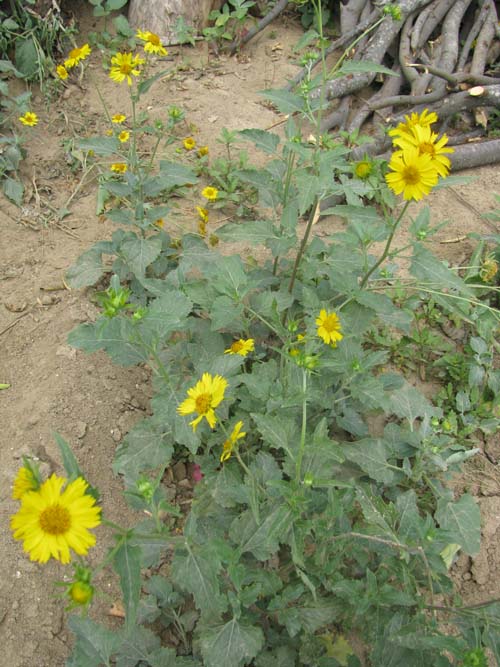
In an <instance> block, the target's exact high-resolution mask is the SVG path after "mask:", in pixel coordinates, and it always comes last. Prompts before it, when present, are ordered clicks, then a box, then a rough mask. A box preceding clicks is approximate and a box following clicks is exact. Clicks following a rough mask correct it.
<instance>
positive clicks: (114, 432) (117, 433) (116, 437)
mask: <svg viewBox="0 0 500 667" xmlns="http://www.w3.org/2000/svg"><path fill="white" fill-rule="evenodd" d="M111 437H112V438H113V440H114V441H115V442H120V440H121V439H122V432H121V431H120V429H119V428H114V429H112V431H111Z"/></svg>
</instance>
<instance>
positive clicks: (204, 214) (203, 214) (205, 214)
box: [196, 206, 208, 222]
mask: <svg viewBox="0 0 500 667" xmlns="http://www.w3.org/2000/svg"><path fill="white" fill-rule="evenodd" d="M196 210H197V211H198V215H199V216H200V219H201V220H203V222H208V210H207V209H206V208H203V206H197V207H196Z"/></svg>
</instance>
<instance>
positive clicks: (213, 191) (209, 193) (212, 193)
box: [201, 185, 219, 201]
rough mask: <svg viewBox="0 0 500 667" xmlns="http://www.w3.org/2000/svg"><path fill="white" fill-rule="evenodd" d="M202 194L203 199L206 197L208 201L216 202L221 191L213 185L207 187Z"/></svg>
mask: <svg viewBox="0 0 500 667" xmlns="http://www.w3.org/2000/svg"><path fill="white" fill-rule="evenodd" d="M201 194H202V196H203V197H205V199H208V201H215V200H216V199H217V195H218V194H219V191H218V190H217V188H213V187H212V186H211V185H207V187H206V188H203V190H202V191H201Z"/></svg>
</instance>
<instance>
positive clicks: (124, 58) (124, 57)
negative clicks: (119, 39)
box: [109, 53, 145, 86]
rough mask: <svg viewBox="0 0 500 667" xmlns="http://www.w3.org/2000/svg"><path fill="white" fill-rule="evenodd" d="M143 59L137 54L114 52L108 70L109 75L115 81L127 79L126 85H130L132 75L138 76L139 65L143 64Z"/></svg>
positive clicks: (119, 81)
mask: <svg viewBox="0 0 500 667" xmlns="http://www.w3.org/2000/svg"><path fill="white" fill-rule="evenodd" d="M144 63H145V60H144V59H143V58H140V57H139V56H138V55H135V56H133V55H132V54H131V53H115V55H114V56H113V57H112V58H111V69H110V70H109V77H110V79H113V81H116V82H117V83H122V81H125V80H126V81H127V83H128V85H129V86H131V85H132V77H131V76H130V75H131V74H132V76H139V74H140V73H141V71H140V69H138V68H139V65H143V64H144Z"/></svg>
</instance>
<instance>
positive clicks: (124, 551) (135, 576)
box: [113, 538, 141, 628]
mask: <svg viewBox="0 0 500 667" xmlns="http://www.w3.org/2000/svg"><path fill="white" fill-rule="evenodd" d="M113 563H114V567H115V570H116V572H117V573H118V576H119V577H120V586H121V589H122V594H123V603H124V606H125V621H126V627H127V628H132V627H133V626H134V625H135V622H136V619H137V608H138V606H139V595H140V591H141V549H140V547H138V546H137V545H131V544H130V543H129V541H128V538H127V539H125V540H124V542H123V544H122V545H121V546H120V548H119V549H118V551H117V552H116V553H115V557H114V560H113Z"/></svg>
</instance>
